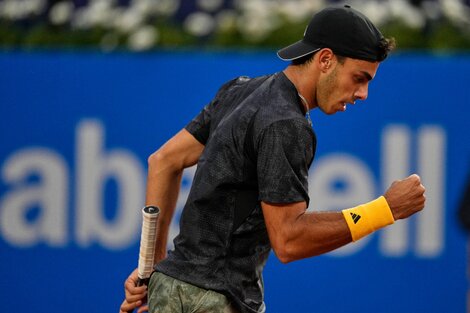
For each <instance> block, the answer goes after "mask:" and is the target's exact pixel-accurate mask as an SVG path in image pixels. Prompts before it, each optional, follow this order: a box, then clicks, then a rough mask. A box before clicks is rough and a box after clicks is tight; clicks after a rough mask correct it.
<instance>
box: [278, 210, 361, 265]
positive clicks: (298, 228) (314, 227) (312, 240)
mask: <svg viewBox="0 0 470 313" xmlns="http://www.w3.org/2000/svg"><path fill="white" fill-rule="evenodd" d="M290 228H291V231H289V232H288V233H287V234H286V237H285V238H286V241H285V243H284V244H285V251H286V254H285V255H284V256H283V258H284V260H283V261H286V262H290V261H295V260H299V259H303V258H307V257H312V256H317V255H320V254H323V253H326V252H329V251H332V250H334V249H337V248H339V247H342V246H344V245H346V244H348V243H350V242H351V241H352V238H351V232H350V230H349V228H348V225H347V223H346V221H345V219H344V217H343V214H342V213H341V212H307V211H305V212H304V213H302V214H300V215H299V216H298V217H297V218H296V219H295V220H294V221H293V222H292V224H291V226H290Z"/></svg>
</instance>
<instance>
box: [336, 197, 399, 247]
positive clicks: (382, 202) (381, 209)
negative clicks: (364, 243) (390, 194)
mask: <svg viewBox="0 0 470 313" xmlns="http://www.w3.org/2000/svg"><path fill="white" fill-rule="evenodd" d="M342 213H343V216H344V218H345V220H346V223H347V224H348V228H349V231H350V232H351V237H352V240H353V241H357V240H359V239H361V238H362V237H364V236H367V235H368V234H370V233H372V232H374V231H376V230H377V229H380V228H382V227H385V226H387V225H390V224H393V223H394V222H395V219H394V218H393V214H392V211H391V210H390V207H389V205H388V203H387V200H386V199H385V198H384V197H383V196H381V197H379V198H377V199H375V200H373V201H371V202H368V203H365V204H361V205H358V206H357V207H354V208H350V209H345V210H343V211H342Z"/></svg>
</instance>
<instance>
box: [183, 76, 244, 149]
mask: <svg viewBox="0 0 470 313" xmlns="http://www.w3.org/2000/svg"><path fill="white" fill-rule="evenodd" d="M237 80H238V78H236V79H233V80H231V81H229V82H227V83H225V84H224V85H223V86H222V87H220V89H219V90H218V91H217V94H216V96H215V97H214V99H213V100H212V101H211V102H210V103H209V104H207V105H206V106H205V107H204V108H203V109H202V111H201V112H200V113H199V114H198V115H196V117H194V118H193V119H192V121H191V122H189V123H188V124H187V125H186V126H185V129H186V130H187V131H188V132H189V133H190V134H192V135H193V136H194V138H196V139H197V140H198V141H199V142H200V143H202V144H203V145H205V144H206V142H207V140H208V139H209V134H210V130H211V121H212V117H213V115H214V111H215V109H216V107H217V105H218V104H219V103H220V102H222V101H223V97H224V96H225V94H226V91H227V90H229V89H230V87H232V86H233V85H234V84H235V83H236V81H237Z"/></svg>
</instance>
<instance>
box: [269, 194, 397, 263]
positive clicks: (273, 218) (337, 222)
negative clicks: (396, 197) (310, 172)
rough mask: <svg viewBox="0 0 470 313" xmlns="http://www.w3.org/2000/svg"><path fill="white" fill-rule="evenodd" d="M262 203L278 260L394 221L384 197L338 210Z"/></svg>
mask: <svg viewBox="0 0 470 313" xmlns="http://www.w3.org/2000/svg"><path fill="white" fill-rule="evenodd" d="M262 206H263V214H264V215H265V220H266V225H267V228H268V233H269V238H270V240H271V244H272V245H273V248H274V251H275V252H276V254H277V255H278V257H279V259H280V260H281V261H282V262H290V261H294V260H298V259H302V258H306V257H311V256H316V255H319V254H322V253H325V252H329V251H331V250H334V249H336V248H339V247H341V246H344V245H345V244H347V243H349V242H351V241H356V240H359V239H361V238H362V237H364V236H367V235H368V234H370V233H372V232H374V231H376V230H377V229H380V228H382V227H385V226H387V225H390V224H393V222H394V221H395V220H394V217H393V214H392V211H391V209H390V207H389V205H388V203H387V200H386V199H385V197H379V198H377V199H375V200H372V201H370V202H368V203H364V204H361V205H358V206H356V207H353V208H350V209H345V210H343V211H342V212H306V204H305V202H298V203H292V204H289V205H273V204H265V203H263V204H262Z"/></svg>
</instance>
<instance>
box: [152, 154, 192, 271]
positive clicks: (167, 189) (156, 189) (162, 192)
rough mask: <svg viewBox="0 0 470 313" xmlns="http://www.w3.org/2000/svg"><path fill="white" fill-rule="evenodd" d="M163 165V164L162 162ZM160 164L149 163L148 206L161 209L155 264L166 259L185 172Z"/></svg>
mask: <svg viewBox="0 0 470 313" xmlns="http://www.w3.org/2000/svg"><path fill="white" fill-rule="evenodd" d="M160 163H162V162H160ZM159 165H160V164H159V162H149V170H148V177H147V191H146V199H145V203H146V205H155V206H157V207H159V208H160V215H159V217H158V224H157V237H156V238H157V241H156V243H155V258H154V263H157V262H159V261H161V260H162V259H164V258H165V257H166V246H167V242H168V232H169V228H170V224H171V220H172V218H173V214H174V212H175V208H176V203H177V200H178V195H179V190H180V184H181V177H182V173H183V170H182V169H178V170H175V169H173V168H171V167H169V166H164V165H163V164H162V165H160V166H159Z"/></svg>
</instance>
